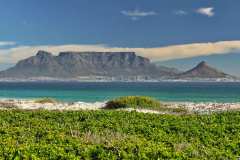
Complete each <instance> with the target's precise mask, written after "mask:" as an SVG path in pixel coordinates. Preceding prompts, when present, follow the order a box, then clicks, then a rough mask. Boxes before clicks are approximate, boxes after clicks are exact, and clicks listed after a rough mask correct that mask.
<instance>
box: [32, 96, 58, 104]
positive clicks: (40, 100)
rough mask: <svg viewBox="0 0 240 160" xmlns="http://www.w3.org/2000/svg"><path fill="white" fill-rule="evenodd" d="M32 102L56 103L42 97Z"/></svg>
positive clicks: (51, 99)
mask: <svg viewBox="0 0 240 160" xmlns="http://www.w3.org/2000/svg"><path fill="white" fill-rule="evenodd" d="M34 102H35V103H42V104H44V103H57V102H58V101H57V100H55V99H53V98H49V97H44V98H40V99H36V100H35V101H34Z"/></svg>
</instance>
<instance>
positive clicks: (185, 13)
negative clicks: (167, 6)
mask: <svg viewBox="0 0 240 160" xmlns="http://www.w3.org/2000/svg"><path fill="white" fill-rule="evenodd" d="M174 14H176V15H178V16H185V15H187V14H188V12H187V11H184V10H177V11H174Z"/></svg>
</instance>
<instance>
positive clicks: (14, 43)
mask: <svg viewBox="0 0 240 160" xmlns="http://www.w3.org/2000/svg"><path fill="white" fill-rule="evenodd" d="M13 45H16V42H13V41H0V47H5V46H13Z"/></svg>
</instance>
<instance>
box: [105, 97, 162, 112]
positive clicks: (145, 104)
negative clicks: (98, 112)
mask: <svg viewBox="0 0 240 160" xmlns="http://www.w3.org/2000/svg"><path fill="white" fill-rule="evenodd" d="M160 107H161V103H160V102H159V101H158V100H155V99H153V98H150V97H144V96H126V97H120V98H117V99H114V100H111V101H109V102H108V103H107V105H106V108H107V109H117V108H149V109H150V108H160Z"/></svg>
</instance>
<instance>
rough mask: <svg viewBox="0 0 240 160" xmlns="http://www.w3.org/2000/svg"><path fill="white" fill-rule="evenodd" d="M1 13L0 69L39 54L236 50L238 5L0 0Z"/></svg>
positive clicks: (204, 0) (179, 0) (173, 54)
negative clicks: (70, 51)
mask: <svg viewBox="0 0 240 160" xmlns="http://www.w3.org/2000/svg"><path fill="white" fill-rule="evenodd" d="M0 12H1V14H0V20H1V23H0V35H1V36H0V55H1V56H0V65H1V64H8V63H11V64H12V63H16V62H17V61H18V60H20V59H23V58H26V57H28V56H30V55H33V54H35V52H36V51H37V50H39V49H44V50H48V51H51V52H59V51H65V50H73V51H85V50H91V51H128V50H131V51H136V53H137V54H140V55H143V56H146V57H149V58H150V59H151V60H168V59H175V58H185V57H194V56H199V55H209V54H221V53H224V54H225V53H228V52H233V51H234V52H239V51H240V32H239V28H240V21H239V20H238V19H239V16H240V13H239V12H240V1H239V0H0ZM0 69H1V66H0Z"/></svg>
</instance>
